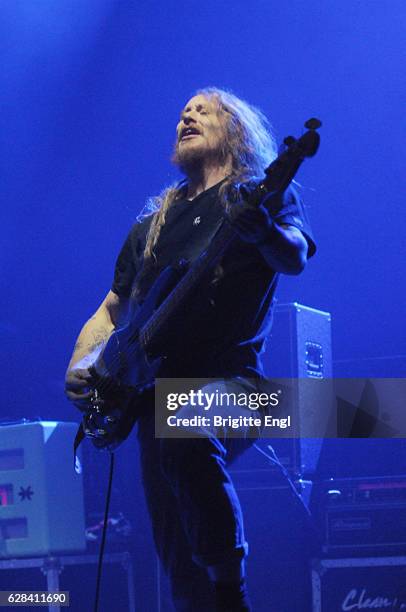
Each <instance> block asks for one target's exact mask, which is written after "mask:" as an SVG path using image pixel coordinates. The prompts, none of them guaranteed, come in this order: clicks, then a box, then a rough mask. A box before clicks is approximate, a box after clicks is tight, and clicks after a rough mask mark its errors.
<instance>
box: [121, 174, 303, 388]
mask: <svg viewBox="0 0 406 612" xmlns="http://www.w3.org/2000/svg"><path fill="white" fill-rule="evenodd" d="M219 185H220V184H218V185H215V186H213V187H211V188H210V189H208V190H206V191H204V192H203V193H201V194H199V195H198V196H197V197H196V198H194V200H192V201H189V200H187V199H179V200H177V201H175V202H174V203H173V204H172V205H171V207H170V208H169V210H168V213H167V217H166V221H165V224H164V226H163V227H162V229H161V233H160V236H159V240H158V243H157V244H156V246H155V249H154V252H155V255H156V261H154V262H152V263H151V264H150V265H148V266H145V267H144V269H143V270H142V266H143V251H144V247H145V242H146V235H147V232H148V229H149V226H150V223H151V220H152V216H148V217H145V218H144V219H142V220H141V221H140V222H137V223H136V224H135V225H134V226H133V227H132V229H131V231H130V233H129V235H128V237H127V239H126V241H125V243H124V245H123V247H122V249H121V252H120V254H119V256H118V259H117V263H116V268H115V275H114V282H113V285H112V291H113V292H114V293H116V294H117V295H119V296H123V297H129V296H130V295H131V293H132V289H133V285H134V281H135V279H137V280H136V285H137V286H138V288H139V291H138V294H137V300H138V301H139V302H142V300H143V298H144V297H145V295H146V293H147V292H148V289H149V288H150V287H151V285H152V284H153V282H154V280H155V279H156V278H157V277H158V275H159V273H160V272H161V271H162V270H163V269H164V268H165V267H167V266H168V265H173V264H176V263H178V261H179V260H180V259H185V260H187V261H190V262H193V261H194V260H195V259H196V258H197V257H198V256H199V255H200V254H201V253H202V252H203V251H204V250H205V249H206V248H207V247H208V245H209V244H210V240H211V238H212V236H213V234H214V233H215V231H216V229H217V228H218V226H219V224H220V222H221V220H222V218H223V211H224V209H223V206H222V205H221V203H220V202H219V198H218V189H219ZM267 206H268V210H269V212H270V213H271V216H272V218H273V219H274V221H276V222H277V223H278V224H289V225H293V226H295V227H297V228H298V229H300V230H301V231H302V233H303V235H304V236H305V238H306V240H307V242H308V246H309V251H308V257H310V256H312V255H313V254H314V252H315V244H314V241H313V238H312V233H311V229H310V226H309V223H308V220H307V216H306V213H305V210H304V207H303V205H302V203H301V201H300V198H299V197H298V195H297V193H296V191H295V190H294V189H293V188H292V187H290V188H289V189H288V190H287V191H286V193H285V197H284V199H283V201H276V200H275V199H273V200H272V202H271V203H270V204H268V205H267ZM278 276H279V275H278V273H277V272H275V271H274V270H273V269H272V268H271V267H270V266H269V265H268V264H267V263H266V261H265V259H264V258H263V256H262V254H261V253H260V251H259V250H258V248H257V247H256V246H255V245H251V244H248V243H246V242H244V241H243V240H242V239H240V238H237V240H235V241H234V242H233V244H232V245H231V248H229V249H228V250H227V251H226V252H225V254H224V255H223V257H222V259H221V261H220V264H219V265H218V266H217V267H216V269H215V270H214V271H213V273H212V275H211V277H210V279H209V280H208V281H206V282H204V283H203V284H202V285H201V286H198V287H197V288H196V291H195V292H193V294H192V295H191V296H190V298H188V301H187V304H185V305H184V307H183V308H182V309H181V310H180V311H179V313H177V314H176V318H175V319H174V320H173V321H172V322H171V329H170V333H169V335H166V336H165V337H164V338H163V346H162V350H163V353H164V354H166V356H167V359H165V360H164V362H163V366H162V368H161V370H160V372H159V376H161V377H162V376H168V377H169V376H173V377H175V376H177V377H221V376H233V375H235V376H237V375H239V376H251V377H255V376H258V375H262V365H261V362H260V359H259V353H260V351H261V349H262V347H263V342H264V339H265V337H266V335H267V334H268V333H269V331H270V326H271V315H272V303H273V297H274V293H275V288H276V284H277V280H278Z"/></svg>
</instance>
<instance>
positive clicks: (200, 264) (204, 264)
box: [139, 220, 237, 348]
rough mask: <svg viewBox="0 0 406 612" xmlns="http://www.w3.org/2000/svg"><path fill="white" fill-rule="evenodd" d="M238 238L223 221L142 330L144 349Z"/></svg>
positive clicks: (141, 340)
mask: <svg viewBox="0 0 406 612" xmlns="http://www.w3.org/2000/svg"><path fill="white" fill-rule="evenodd" d="M236 236H237V234H236V232H235V230H234V229H233V228H232V226H231V225H229V224H228V223H226V222H225V221H224V220H223V221H222V223H221V225H220V228H219V229H218V230H217V232H216V234H215V236H214V238H213V239H212V241H211V243H210V246H209V248H208V249H207V250H206V251H204V252H203V253H202V254H201V255H200V256H199V258H198V259H197V260H196V261H195V262H194V263H193V264H192V265H191V267H190V268H189V270H188V271H187V272H186V274H185V275H184V276H183V277H182V278H181V280H180V281H179V282H178V284H177V285H176V287H175V288H174V289H173V290H172V291H171V293H170V294H169V295H168V297H167V298H165V300H164V301H163V302H162V304H161V305H160V306H159V308H157V310H156V311H155V312H154V313H153V315H152V316H151V317H150V318H149V320H148V321H147V323H146V324H145V325H144V327H143V328H142V329H141V330H140V335H139V342H140V343H141V344H142V345H143V346H144V348H147V347H148V345H150V344H151V343H152V342H153V340H154V339H155V338H156V337H157V336H158V335H159V333H160V331H161V329H162V328H163V326H164V325H166V323H167V321H168V320H170V317H171V316H172V314H173V313H174V312H175V311H176V310H177V308H178V307H179V306H180V305H181V304H182V303H184V302H185V301H186V299H187V297H188V296H189V295H190V294H191V293H192V292H193V291H194V290H195V289H196V288H197V287H198V286H199V284H200V283H201V282H202V280H203V279H204V277H205V276H206V274H207V273H208V272H209V271H210V270H212V269H213V267H214V266H215V265H216V264H217V262H218V261H219V259H220V258H221V256H222V255H223V253H224V251H225V250H226V249H227V248H228V247H229V245H230V244H231V243H232V242H233V241H234V239H235V238H236Z"/></svg>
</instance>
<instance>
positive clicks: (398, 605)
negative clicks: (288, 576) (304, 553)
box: [312, 557, 406, 612]
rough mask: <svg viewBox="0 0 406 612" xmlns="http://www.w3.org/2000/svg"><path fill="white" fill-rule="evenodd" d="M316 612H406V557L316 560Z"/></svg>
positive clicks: (314, 610) (313, 588)
mask: <svg viewBox="0 0 406 612" xmlns="http://www.w3.org/2000/svg"><path fill="white" fill-rule="evenodd" d="M312 596H313V612H347V611H353V612H354V611H356V610H377V611H384V610H385V611H387V610H397V611H398V612H399V611H401V610H402V611H403V612H405V611H406V557H365V558H362V559H361V558H354V559H315V560H313V562H312Z"/></svg>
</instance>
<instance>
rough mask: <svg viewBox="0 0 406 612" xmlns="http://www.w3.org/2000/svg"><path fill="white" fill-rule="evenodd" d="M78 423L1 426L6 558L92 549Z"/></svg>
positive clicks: (1, 527)
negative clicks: (76, 440)
mask: <svg viewBox="0 0 406 612" xmlns="http://www.w3.org/2000/svg"><path fill="white" fill-rule="evenodd" d="M76 430H77V423H62V422H55V421H37V422H23V423H18V424H9V425H3V426H0V558H1V559H9V558H13V557H33V556H44V555H51V554H56V553H69V552H81V551H83V550H84V549H85V547H86V541H85V521H84V504H83V483H82V475H81V469H80V455H79V456H78V462H77V469H76V470H75V468H74V464H73V441H74V438H75V434H76Z"/></svg>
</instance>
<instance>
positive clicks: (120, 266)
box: [111, 226, 138, 298]
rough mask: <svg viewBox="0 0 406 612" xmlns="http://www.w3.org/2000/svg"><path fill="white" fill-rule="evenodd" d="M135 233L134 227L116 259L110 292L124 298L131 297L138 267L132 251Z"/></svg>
mask: <svg viewBox="0 0 406 612" xmlns="http://www.w3.org/2000/svg"><path fill="white" fill-rule="evenodd" d="M135 233H136V227H135V226H134V227H133V228H132V229H131V231H130V233H129V234H128V236H127V238H126V241H125V242H124V244H123V246H122V248H121V251H120V253H119V255H118V257H117V261H116V266H115V270H114V280H113V284H112V286H111V290H112V291H113V292H114V293H116V294H117V295H118V296H120V297H125V298H128V297H130V295H131V289H132V285H133V281H134V278H135V275H136V273H137V267H138V266H137V259H136V254H135V252H134V249H133V243H134V237H135V236H134V234H135Z"/></svg>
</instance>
